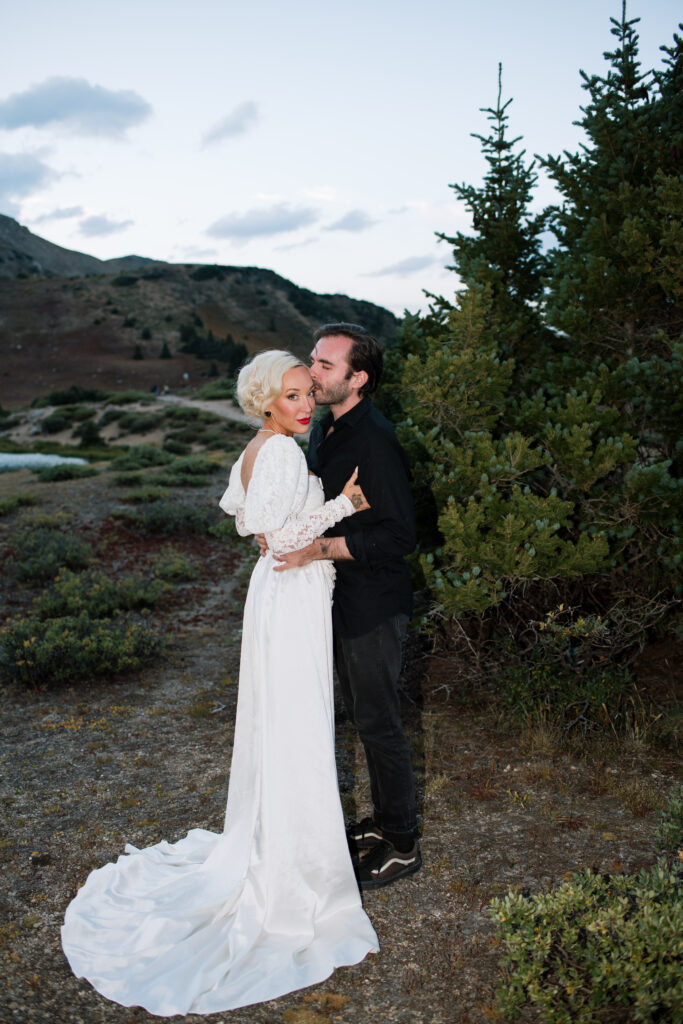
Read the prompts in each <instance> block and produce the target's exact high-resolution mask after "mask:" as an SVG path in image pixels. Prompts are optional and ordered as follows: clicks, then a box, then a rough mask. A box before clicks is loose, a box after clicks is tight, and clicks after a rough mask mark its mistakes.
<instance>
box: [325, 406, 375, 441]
mask: <svg viewBox="0 0 683 1024" xmlns="http://www.w3.org/2000/svg"><path fill="white" fill-rule="evenodd" d="M371 408H372V404H371V402H370V399H369V398H367V397H363V398H361V400H360V402H358V403H357V404H356V405H354V406H353V408H352V409H349V411H348V412H345V413H344V415H343V416H339V417H337V419H336V420H335V418H334V416H333V415H332V412H331V411H330V412H327V413H325V415H324V416H323V418H322V419H321V421H320V424H321V426H322V429H323V431H324V433H325V434H326V433H327V431H328V430H329V429H330V427H331V426H332V425H333V424H334V429H335V430H339V428H340V427H355V426H356V424H357V423H359V422H360V420H362V419H363V417H364V416H367V414H368V413H369V412H370V409H371Z"/></svg>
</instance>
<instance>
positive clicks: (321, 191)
mask: <svg viewBox="0 0 683 1024" xmlns="http://www.w3.org/2000/svg"><path fill="white" fill-rule="evenodd" d="M299 195H302V196H303V197H304V198H305V199H321V200H323V201H324V202H332V201H333V200H334V199H336V198H337V190H336V188H335V187H334V185H313V186H312V187H311V188H302V189H299Z"/></svg>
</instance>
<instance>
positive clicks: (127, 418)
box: [118, 412, 164, 434]
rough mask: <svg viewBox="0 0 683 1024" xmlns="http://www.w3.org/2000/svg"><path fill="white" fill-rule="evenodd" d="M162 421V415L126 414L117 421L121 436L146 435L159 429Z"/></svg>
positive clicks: (149, 413)
mask: <svg viewBox="0 0 683 1024" xmlns="http://www.w3.org/2000/svg"><path fill="white" fill-rule="evenodd" d="M163 421H164V416H163V413H153V412H126V413H124V414H123V416H121V418H120V419H119V423H118V426H119V431H120V432H121V433H122V434H147V433H149V432H150V430H156V429H157V428H158V427H160V426H161V424H162V423H163Z"/></svg>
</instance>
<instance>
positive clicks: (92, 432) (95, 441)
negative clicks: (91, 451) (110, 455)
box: [74, 420, 106, 448]
mask: <svg viewBox="0 0 683 1024" xmlns="http://www.w3.org/2000/svg"><path fill="white" fill-rule="evenodd" d="M74 435H75V436H76V437H80V441H79V442H78V447H79V448H92V447H93V446H95V445H106V441H104V440H103V439H102V438H101V437H100V432H99V430H98V429H97V426H96V424H95V423H93V421H92V420H86V421H85V423H79V424H78V426H77V427H76V428H75V430H74Z"/></svg>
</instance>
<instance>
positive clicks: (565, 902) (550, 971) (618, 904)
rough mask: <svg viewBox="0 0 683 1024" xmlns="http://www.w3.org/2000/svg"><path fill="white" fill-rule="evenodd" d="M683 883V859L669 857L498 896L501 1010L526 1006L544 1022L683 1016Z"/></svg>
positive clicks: (513, 1012)
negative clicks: (633, 870) (630, 870)
mask: <svg viewBox="0 0 683 1024" xmlns="http://www.w3.org/2000/svg"><path fill="white" fill-rule="evenodd" d="M680 883H681V877H680V868H679V869H678V872H677V871H676V869H675V868H673V867H672V868H668V867H667V865H666V863H665V862H664V861H662V862H660V863H659V864H657V865H656V866H655V867H652V868H650V869H648V870H644V871H642V872H641V873H640V874H639V875H615V876H609V875H597V874H595V873H594V872H592V871H590V870H587V871H585V872H583V873H582V874H579V875H576V876H575V877H574V878H573V879H572V880H571V881H569V882H567V883H566V884H565V885H562V886H561V887H560V888H559V889H557V890H556V891H554V892H550V893H542V894H540V895H537V896H531V897H526V896H523V895H521V894H520V893H508V895H507V896H505V897H504V898H502V899H494V900H492V901H491V915H492V917H493V920H494V922H495V924H496V930H497V933H498V937H499V939H500V940H501V942H502V946H503V954H502V961H503V967H504V971H505V986H504V987H502V988H501V989H500V990H499V993H498V1001H499V1002H498V1005H499V1010H500V1012H501V1014H502V1015H503V1016H504V1019H505V1020H514V1019H515V1018H516V1017H518V1016H519V1014H520V1012H521V1011H522V1009H523V1008H524V1007H528V1008H530V1009H533V1010H534V1011H535V1012H536V1013H537V1014H539V1019H542V1020H543V1021H544V1024H595V1022H596V1021H600V1020H608V1019H609V1020H616V1019H618V1020H620V1021H652V1022H654V1021H674V1020H681V1019H683V972H682V971H681V935H682V934H683V901H681V894H680ZM617 1010H618V1011H619V1016H618V1017H617V1016H616V1015H614V1014H616V1012H617ZM610 1013H611V1014H613V1016H609V1014H610Z"/></svg>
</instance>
